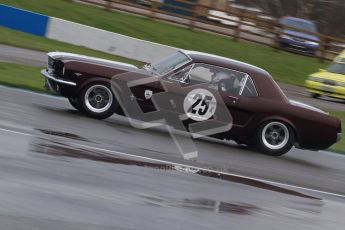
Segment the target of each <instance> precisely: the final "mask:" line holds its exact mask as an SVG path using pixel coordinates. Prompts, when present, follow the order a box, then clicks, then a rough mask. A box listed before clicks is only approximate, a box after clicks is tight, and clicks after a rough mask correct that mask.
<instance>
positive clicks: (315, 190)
mask: <svg viewBox="0 0 345 230" xmlns="http://www.w3.org/2000/svg"><path fill="white" fill-rule="evenodd" d="M0 131H4V132H9V133H14V134H18V135H24V136H30V137H34V136H35V135H33V134H29V133H23V132H17V131H12V130H9V129H3V128H0ZM69 144H71V145H73V146H75V147H81V148H87V149H91V150H96V151H102V152H108V153H113V154H118V155H122V156H126V157H133V158H138V159H143V160H149V161H154V162H159V163H164V164H168V165H174V166H180V167H185V168H193V169H197V170H202V171H206V172H212V173H219V174H223V175H227V176H234V177H238V178H242V179H249V180H255V181H258V182H263V183H267V184H271V185H276V186H283V187H288V188H294V189H299V190H305V191H309V192H315V193H321V194H324V195H330V196H335V197H339V198H345V194H339V193H333V192H327V191H323V190H318V189H311V188H307V187H302V186H297V185H291V184H286V183H281V182H276V181H271V180H265V179H260V178H256V177H249V176H243V175H240V174H236V173H228V172H221V171H217V170H212V169H207V168H202V167H197V166H192V165H186V164H180V163H176V162H172V161H166V160H159V159H155V158H151V157H144V156H138V155H134V154H130V153H125V152H119V151H115V150H109V149H104V148H98V147H93V146H89V145H83V144H77V143H71V142H70V143H69Z"/></svg>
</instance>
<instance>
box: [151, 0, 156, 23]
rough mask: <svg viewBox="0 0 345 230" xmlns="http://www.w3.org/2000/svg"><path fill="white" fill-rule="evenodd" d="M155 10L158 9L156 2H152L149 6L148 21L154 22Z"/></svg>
mask: <svg viewBox="0 0 345 230" xmlns="http://www.w3.org/2000/svg"><path fill="white" fill-rule="evenodd" d="M157 9H158V2H157V0H153V1H152V4H151V8H150V10H151V13H150V19H151V20H155V18H156V11H157Z"/></svg>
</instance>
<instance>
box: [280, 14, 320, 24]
mask: <svg viewBox="0 0 345 230" xmlns="http://www.w3.org/2000/svg"><path fill="white" fill-rule="evenodd" d="M283 19H290V20H294V21H298V22H304V23H309V24H314V22H312V21H310V20H307V19H303V18H296V17H291V16H285V17H282V18H281V19H280V21H281V20H283Z"/></svg>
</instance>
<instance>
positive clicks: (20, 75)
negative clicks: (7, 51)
mask: <svg viewBox="0 0 345 230" xmlns="http://www.w3.org/2000/svg"><path fill="white" fill-rule="evenodd" d="M41 69H42V68H41V67H32V66H25V65H18V64H12V63H6V62H0V76H1V77H0V84H2V85H8V86H12V87H18V88H24V89H30V90H34V91H39V92H47V91H46V90H45V89H44V88H43V84H44V81H43V78H42V77H41V75H40V70H41Z"/></svg>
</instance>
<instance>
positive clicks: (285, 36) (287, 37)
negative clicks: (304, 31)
mask: <svg viewBox="0 0 345 230" xmlns="http://www.w3.org/2000/svg"><path fill="white" fill-rule="evenodd" d="M282 38H283V39H289V40H292V39H293V37H291V36H289V35H285V34H283V35H282Z"/></svg>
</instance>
